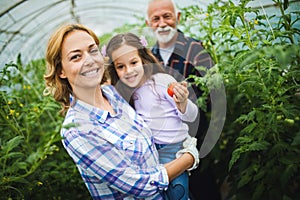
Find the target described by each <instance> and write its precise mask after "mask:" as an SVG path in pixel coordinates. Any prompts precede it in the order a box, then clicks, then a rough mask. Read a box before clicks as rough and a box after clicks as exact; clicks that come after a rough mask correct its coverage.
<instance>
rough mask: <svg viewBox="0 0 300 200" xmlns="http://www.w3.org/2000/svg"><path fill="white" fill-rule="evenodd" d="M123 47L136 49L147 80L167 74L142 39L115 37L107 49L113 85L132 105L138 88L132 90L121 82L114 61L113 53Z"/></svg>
mask: <svg viewBox="0 0 300 200" xmlns="http://www.w3.org/2000/svg"><path fill="white" fill-rule="evenodd" d="M122 45H128V46H132V47H135V48H136V49H137V51H138V55H139V57H140V58H141V60H142V63H143V67H144V73H145V74H144V76H145V80H148V79H150V78H151V76H152V75H153V74H156V73H165V70H164V68H163V67H162V65H161V64H160V63H159V61H158V60H157V59H156V57H155V56H154V55H153V54H152V52H151V51H150V50H149V49H148V48H147V47H145V46H143V44H142V43H141V39H140V38H139V37H138V36H137V35H135V34H133V33H123V34H118V35H115V36H114V37H112V38H111V39H110V41H109V42H108V44H107V47H106V53H107V56H108V67H107V69H108V72H109V75H110V78H111V84H112V85H114V86H115V87H116V88H117V90H118V91H119V93H120V94H121V95H122V96H123V97H124V98H125V99H126V100H127V101H128V102H129V103H130V104H131V105H132V94H133V92H134V90H135V89H136V88H130V87H128V86H127V85H125V84H123V83H122V81H119V77H118V74H117V72H116V68H115V66H114V63H113V60H112V52H114V51H115V50H117V49H119V48H120V47H121V46H122Z"/></svg>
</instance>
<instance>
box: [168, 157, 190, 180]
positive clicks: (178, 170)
mask: <svg viewBox="0 0 300 200" xmlns="http://www.w3.org/2000/svg"><path fill="white" fill-rule="evenodd" d="M194 161H195V159H194V157H193V156H192V154H190V153H184V154H183V155H182V156H181V157H179V158H176V159H175V160H173V161H171V162H169V163H166V164H165V165H164V166H165V168H166V169H167V173H168V177H169V181H172V180H173V179H174V178H176V177H177V176H179V175H180V174H182V173H183V172H184V171H186V170H187V169H189V168H191V167H192V166H193V164H194Z"/></svg>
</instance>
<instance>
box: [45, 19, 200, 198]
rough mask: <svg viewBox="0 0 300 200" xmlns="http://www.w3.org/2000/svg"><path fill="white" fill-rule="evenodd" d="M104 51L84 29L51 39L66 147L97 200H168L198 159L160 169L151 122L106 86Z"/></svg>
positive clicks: (51, 82)
mask: <svg viewBox="0 0 300 200" xmlns="http://www.w3.org/2000/svg"><path fill="white" fill-rule="evenodd" d="M98 45H99V40H98V38H97V36H96V35H95V33H94V32H93V31H91V30H90V29H88V28H87V27H85V26H83V25H80V24H70V25H65V26H62V27H61V28H59V29H58V30H57V31H55V32H54V33H53V35H52V36H51V37H50V39H49V42H48V46H47V52H46V61H47V69H48V70H47V73H46V75H45V81H46V85H47V87H48V91H49V92H50V93H51V94H52V95H53V96H54V98H55V100H56V101H58V102H59V103H61V104H62V113H64V111H67V112H66V116H65V120H64V123H63V128H62V130H61V136H62V137H63V140H62V142H63V145H64V147H65V149H66V150H67V152H68V153H69V155H70V156H71V157H72V159H73V160H74V162H75V164H76V165H77V167H78V170H79V172H80V174H81V177H82V179H83V181H84V182H85V184H86V186H87V188H88V190H89V192H90V194H91V196H92V198H93V199H139V198H144V199H162V198H163V197H162V194H161V193H162V191H164V189H166V188H167V187H168V184H169V181H170V180H172V179H174V178H175V177H176V176H178V175H179V174H181V173H182V172H184V171H185V170H186V169H188V168H190V167H191V166H192V165H193V164H194V161H196V160H197V156H198V155H197V156H196V157H194V156H193V155H192V154H190V153H184V154H183V155H182V156H181V157H179V158H178V159H176V160H174V161H172V162H170V163H167V164H165V165H161V164H159V161H158V154H157V150H156V149H155V146H154V144H153V142H152V135H151V131H150V129H149V128H148V127H147V125H146V124H145V122H144V121H143V120H142V118H140V117H139V116H138V115H137V114H136V113H135V111H134V110H133V108H132V107H131V106H130V105H129V104H128V103H127V102H126V101H125V100H124V99H123V98H122V97H121V96H120V95H119V94H118V93H117V92H116V90H115V88H114V87H113V86H111V85H107V84H104V85H102V86H101V83H103V82H104V81H106V80H105V78H104V77H105V75H104V71H105V70H104V65H103V64H104V61H103V57H102V55H101V54H100V52H99V49H98ZM189 148H196V147H195V145H194V144H192V145H190V146H189ZM195 158H196V159H195Z"/></svg>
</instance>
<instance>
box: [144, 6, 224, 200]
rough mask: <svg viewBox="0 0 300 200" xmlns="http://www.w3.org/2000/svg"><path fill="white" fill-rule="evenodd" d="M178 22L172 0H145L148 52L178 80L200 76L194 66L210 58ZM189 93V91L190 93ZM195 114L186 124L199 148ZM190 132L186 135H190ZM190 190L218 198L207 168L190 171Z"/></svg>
mask: <svg viewBox="0 0 300 200" xmlns="http://www.w3.org/2000/svg"><path fill="white" fill-rule="evenodd" d="M179 22H180V12H179V11H178V10H177V8H176V5H175V3H174V2H173V1H172V0H150V1H149V2H148V6H147V19H146V24H147V26H149V27H150V28H151V29H152V30H153V32H154V35H155V37H156V39H157V42H156V44H155V45H154V46H153V48H152V53H153V54H154V55H155V56H156V57H157V58H158V60H159V61H160V62H161V63H162V64H163V65H164V66H165V67H166V69H167V71H168V72H169V73H170V74H172V75H173V76H174V77H175V78H176V79H177V80H178V81H180V80H183V79H185V78H188V77H189V75H197V76H201V73H200V72H199V71H198V70H197V69H196V68H195V67H197V66H204V67H206V68H210V67H212V66H213V61H212V58H211V56H210V55H209V54H208V53H207V52H205V51H204V47H203V46H202V43H201V41H198V40H196V39H194V38H191V37H187V36H185V35H184V33H183V32H182V31H180V30H179V29H178V28H177V25H178V24H179ZM202 75H203V74H202ZM190 81H192V79H190ZM192 88H193V91H194V94H195V95H194V96H193V97H190V98H192V99H194V100H196V98H198V97H200V96H201V94H202V92H201V90H200V89H199V88H198V87H196V86H195V85H192ZM191 93H192V94H193V92H191ZM209 108H210V106H208V110H209ZM199 113H200V120H198V121H197V124H190V131H191V132H195V134H196V138H198V142H199V143H198V145H199V147H200V145H201V141H202V138H203V137H204V136H205V132H206V130H207V127H208V120H207V118H206V117H205V113H204V111H202V110H199ZM195 129H196V130H195ZM191 132H190V134H192V135H193V133H191ZM190 193H191V195H190V196H191V199H209V200H214V199H216V200H217V199H220V193H219V190H218V188H217V186H216V182H215V179H214V177H213V173H212V171H211V169H209V168H208V169H206V170H204V171H203V172H200V167H198V169H197V170H195V171H193V172H192V174H191V176H190Z"/></svg>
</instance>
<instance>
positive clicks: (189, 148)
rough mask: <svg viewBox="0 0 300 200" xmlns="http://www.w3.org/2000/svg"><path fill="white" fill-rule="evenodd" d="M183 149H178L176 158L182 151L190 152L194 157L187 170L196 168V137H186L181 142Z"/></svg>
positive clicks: (197, 152) (197, 155)
mask: <svg viewBox="0 0 300 200" xmlns="http://www.w3.org/2000/svg"><path fill="white" fill-rule="evenodd" d="M182 145H183V149H181V150H179V151H178V152H177V153H176V158H179V157H180V156H182V154H184V153H187V152H188V153H190V154H191V155H192V156H193V157H194V160H195V161H194V164H193V166H192V167H191V168H189V169H188V171H191V170H193V169H196V168H197V167H198V165H199V162H200V160H199V151H198V149H197V139H196V138H195V137H191V136H188V137H187V139H186V140H185V141H184V142H183V144H182Z"/></svg>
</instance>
